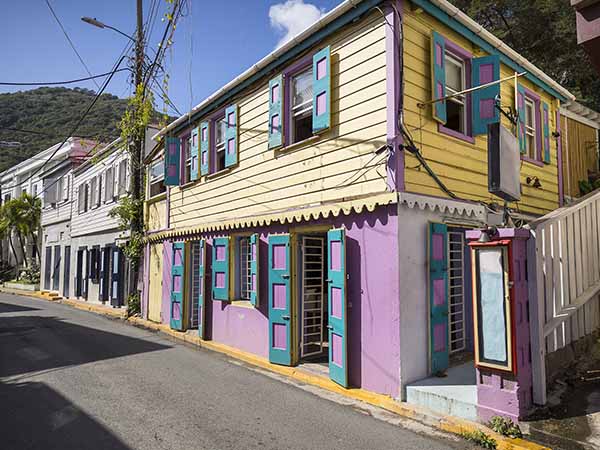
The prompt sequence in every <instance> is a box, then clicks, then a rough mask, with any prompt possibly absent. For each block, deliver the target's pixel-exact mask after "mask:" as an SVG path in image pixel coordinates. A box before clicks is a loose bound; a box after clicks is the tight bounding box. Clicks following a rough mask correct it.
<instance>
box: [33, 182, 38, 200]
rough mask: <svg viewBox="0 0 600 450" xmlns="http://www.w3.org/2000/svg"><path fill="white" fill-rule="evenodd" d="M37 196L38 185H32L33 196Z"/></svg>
mask: <svg viewBox="0 0 600 450" xmlns="http://www.w3.org/2000/svg"><path fill="white" fill-rule="evenodd" d="M37 194H38V185H37V183H36V184H34V185H33V196H34V197H36V196H37Z"/></svg>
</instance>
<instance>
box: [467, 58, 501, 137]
mask: <svg viewBox="0 0 600 450" xmlns="http://www.w3.org/2000/svg"><path fill="white" fill-rule="evenodd" d="M499 79H500V57H499V56H498V55H492V56H484V57H483V58H474V59H473V60H472V61H471V81H472V87H477V86H481V85H483V84H487V83H491V82H492V81H497V80H499ZM471 96H472V99H473V125H472V131H473V136H476V135H478V134H487V126H488V124H490V123H497V122H499V121H500V111H498V108H496V97H497V98H500V83H498V84H495V85H493V86H488V87H486V88H482V89H478V90H476V91H473V93H472V94H471Z"/></svg>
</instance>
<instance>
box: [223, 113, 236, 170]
mask: <svg viewBox="0 0 600 450" xmlns="http://www.w3.org/2000/svg"><path fill="white" fill-rule="evenodd" d="M238 116H239V114H238V107H237V105H231V106H229V107H227V108H226V109H225V124H226V126H225V167H231V166H234V165H236V164H237V163H238V151H239V149H238V146H239V145H238V144H239V143H238V129H239V123H238V122H239V120H238Z"/></svg>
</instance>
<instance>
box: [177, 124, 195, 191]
mask: <svg viewBox="0 0 600 450" xmlns="http://www.w3.org/2000/svg"><path fill="white" fill-rule="evenodd" d="M191 140H192V133H191V131H187V132H185V133H184V134H182V135H180V136H179V151H180V158H179V186H185V185H187V184H190V183H192V182H193V181H196V180H192V146H191ZM186 153H187V155H186ZM188 162H189V163H190V165H189V174H188V176H187V177H186V171H187V169H188V165H187V164H188Z"/></svg>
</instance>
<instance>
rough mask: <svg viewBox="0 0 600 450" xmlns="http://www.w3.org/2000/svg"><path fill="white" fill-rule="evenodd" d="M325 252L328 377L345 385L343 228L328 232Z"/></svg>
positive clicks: (344, 259) (345, 336)
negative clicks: (327, 312)
mask: <svg viewBox="0 0 600 450" xmlns="http://www.w3.org/2000/svg"><path fill="white" fill-rule="evenodd" d="M327 255H328V256H327V298H328V302H329V304H328V311H329V320H328V326H327V328H328V329H329V377H330V378H331V379H332V380H333V381H335V382H336V383H338V384H340V385H342V386H344V387H348V344H347V343H348V317H347V312H348V310H347V301H346V300H347V297H346V234H345V231H344V230H343V229H336V230H330V231H328V232H327Z"/></svg>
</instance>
